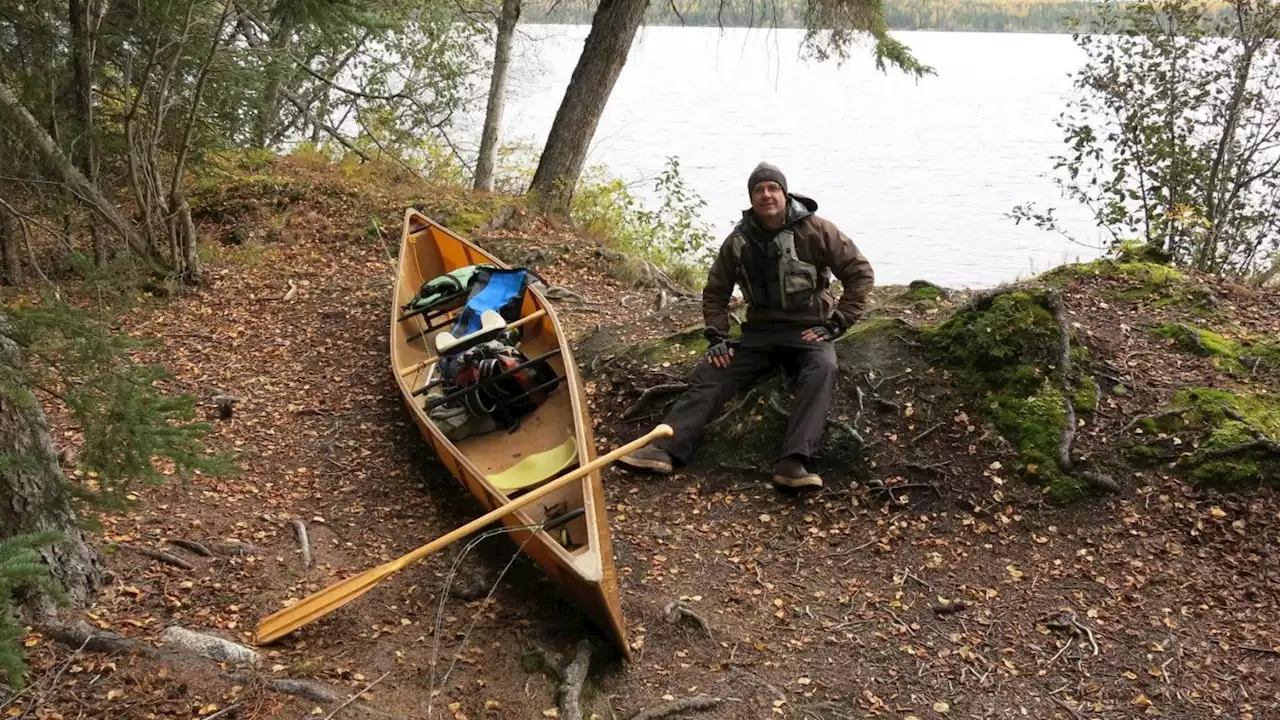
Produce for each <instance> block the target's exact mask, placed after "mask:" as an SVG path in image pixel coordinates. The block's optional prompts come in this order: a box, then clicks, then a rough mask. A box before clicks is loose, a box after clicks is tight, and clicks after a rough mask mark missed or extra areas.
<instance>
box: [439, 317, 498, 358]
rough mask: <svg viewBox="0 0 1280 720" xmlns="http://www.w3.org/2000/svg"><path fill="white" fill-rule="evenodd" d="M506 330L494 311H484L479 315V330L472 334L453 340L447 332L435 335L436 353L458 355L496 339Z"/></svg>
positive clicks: (451, 334) (451, 335)
mask: <svg viewBox="0 0 1280 720" xmlns="http://www.w3.org/2000/svg"><path fill="white" fill-rule="evenodd" d="M506 329H507V321H506V320H505V319H503V317H502V315H500V314H498V313H497V312H496V311H494V310H485V311H484V312H483V313H481V314H480V329H479V330H476V331H475V332H473V333H469V334H467V335H463V336H462V337H460V338H455V337H454V336H453V333H451V332H449V331H447V330H446V331H445V332H442V333H440V334H438V335H436V352H437V353H439V354H440V355H447V354H450V353H459V352H462V351H463V350H466V349H468V348H472V347H475V346H476V345H479V344H480V343H482V342H488V341H489V340H493V339H496V338H497V337H498V336H499V335H501V334H502V331H504V330H506Z"/></svg>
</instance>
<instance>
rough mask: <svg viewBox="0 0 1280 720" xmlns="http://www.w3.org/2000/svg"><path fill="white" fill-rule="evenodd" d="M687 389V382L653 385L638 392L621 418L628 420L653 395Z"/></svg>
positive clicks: (652, 397) (643, 406)
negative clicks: (637, 395)
mask: <svg viewBox="0 0 1280 720" xmlns="http://www.w3.org/2000/svg"><path fill="white" fill-rule="evenodd" d="M688 389H689V384H688V383H667V384H665V385H655V386H654V387H651V388H649V389H648V390H645V391H644V392H642V393H640V397H639V398H637V399H636V401H635V403H634V404H632V406H631V407H629V408H627V411H626V412H624V413H622V419H623V420H629V419H631V418H633V417H635V416H636V415H638V414H639V413H640V411H641V410H643V409H644V408H645V406H646V405H648V404H649V403H650V402H651V401H652V400H653V399H654V398H655V397H658V396H660V395H671V394H673V393H678V392H684V391H685V390H688Z"/></svg>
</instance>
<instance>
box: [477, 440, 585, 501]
mask: <svg viewBox="0 0 1280 720" xmlns="http://www.w3.org/2000/svg"><path fill="white" fill-rule="evenodd" d="M577 459H578V443H577V441H576V440H574V438H573V436H572V435H570V436H569V437H568V439H566V440H565V441H564V442H563V443H561V444H560V445H558V446H557V447H553V448H551V449H550V450H543V451H542V452H540V453H534V454H533V455H530V456H529V457H527V458H524V459H523V460H521V461H520V462H518V463H516V464H515V465H512V466H511V467H509V468H507V469H506V470H503V471H502V472H499V473H494V474H492V475H486V476H485V479H486V480H488V481H489V483H490V484H492V485H493V486H494V487H495V488H497V489H499V490H501V491H503V492H505V493H509V492H511V491H513V490H524V489H527V488H531V487H533V486H534V485H538V484H541V483H543V482H545V481H547V480H550V479H551V478H553V477H555V476H557V475H559V474H560V472H561V471H563V470H564V469H566V468H568V467H569V466H570V465H572V464H573V463H574V462H576V461H577Z"/></svg>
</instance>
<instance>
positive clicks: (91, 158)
mask: <svg viewBox="0 0 1280 720" xmlns="http://www.w3.org/2000/svg"><path fill="white" fill-rule="evenodd" d="M67 7H68V11H69V13H70V17H69V18H68V19H69V20H70V26H71V78H72V83H73V85H74V87H73V88H72V102H71V119H72V127H73V128H75V131H76V134H77V135H78V137H77V138H76V142H75V151H74V152H73V153H72V155H73V157H74V158H75V163H76V167H78V168H80V172H81V173H82V174H83V175H84V177H85V179H86V180H88V181H89V183H90V184H92V185H94V186H97V184H98V137H97V133H96V132H95V128H94V125H93V38H92V31H91V29H90V24H89V3H88V2H86V1H85V0H70V1H69V2H68V3H67ZM89 234H90V236H91V237H92V238H93V261H94V263H95V264H96V265H97V266H98V267H103V266H105V265H106V264H107V247H106V242H105V239H104V238H103V237H102V233H100V232H98V225H97V223H93V222H90V223H89Z"/></svg>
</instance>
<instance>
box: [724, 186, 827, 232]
mask: <svg viewBox="0 0 1280 720" xmlns="http://www.w3.org/2000/svg"><path fill="white" fill-rule="evenodd" d="M817 211H818V201H817V200H814V199H813V198H811V197H809V196H807V195H800V194H799V193H787V220H786V222H785V223H783V227H790V226H792V225H795V224H796V223H798V222H800V221H801V220H803V219H805V218H807V217H809V216H810V215H812V214H814V213H815V212H817ZM742 219H743V221H744V222H745V223H747V224H748V225H756V226H759V223H757V222H756V218H755V213H754V212H753V211H752V209H751V208H747V209H746V210H743V211H742Z"/></svg>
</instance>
